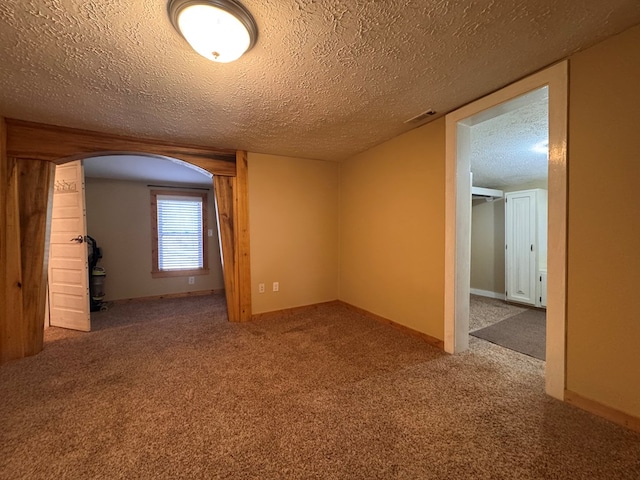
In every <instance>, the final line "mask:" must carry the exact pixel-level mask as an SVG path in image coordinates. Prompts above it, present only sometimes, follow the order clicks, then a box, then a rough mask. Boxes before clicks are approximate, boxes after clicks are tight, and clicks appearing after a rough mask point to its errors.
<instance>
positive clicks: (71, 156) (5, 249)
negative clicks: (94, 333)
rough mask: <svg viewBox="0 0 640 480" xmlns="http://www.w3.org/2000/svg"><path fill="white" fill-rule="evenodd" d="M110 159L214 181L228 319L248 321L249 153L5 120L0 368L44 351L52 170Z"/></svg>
mask: <svg viewBox="0 0 640 480" xmlns="http://www.w3.org/2000/svg"><path fill="white" fill-rule="evenodd" d="M113 154H130V155H131V154H133V155H145V156H156V157H163V158H170V159H172V160H177V161H180V162H185V163H188V164H190V165H195V166H196V167H198V168H201V169H203V170H205V171H206V172H209V173H210V174H212V175H213V182H214V192H215V198H216V216H217V220H218V228H219V237H220V242H221V254H222V265H223V272H224V283H225V292H226V299H227V310H228V316H229V320H230V321H247V320H250V319H251V288H250V287H251V272H250V259H249V214H248V190H247V186H248V165H247V153H246V152H244V151H234V150H223V149H216V148H211V147H203V146H192V145H183V144H178V143H170V142H164V141H161V140H152V139H143V138H132V137H126V136H121V135H113V134H106V133H100V132H93V131H88V130H79V129H74V128H66V127H57V126H52V125H45V124H38V123H32V122H24V121H20V120H13V119H4V118H1V117H0V228H1V232H0V265H2V273H1V274H0V364H1V363H4V362H6V361H8V360H12V359H16V358H22V357H25V356H28V355H34V354H36V353H38V352H39V351H40V350H42V338H43V317H44V311H45V303H46V281H47V268H48V236H49V229H50V221H51V203H52V194H53V180H54V176H55V165H59V164H63V163H66V162H69V161H72V160H78V159H82V158H86V157H88V156H103V155H113Z"/></svg>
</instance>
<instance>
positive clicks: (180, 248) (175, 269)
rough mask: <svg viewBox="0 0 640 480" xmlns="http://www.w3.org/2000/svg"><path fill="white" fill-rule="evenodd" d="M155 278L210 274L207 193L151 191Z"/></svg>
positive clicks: (153, 274) (153, 271) (153, 273)
mask: <svg viewBox="0 0 640 480" xmlns="http://www.w3.org/2000/svg"><path fill="white" fill-rule="evenodd" d="M151 217H152V218H151V225H152V238H153V248H152V255H153V270H152V272H151V273H152V276H154V277H166V276H187V275H204V274H207V273H208V265H207V248H206V244H207V242H206V238H207V237H206V231H207V224H206V222H207V194H206V193H194V192H167V191H159V190H152V191H151Z"/></svg>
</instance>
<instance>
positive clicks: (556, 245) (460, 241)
mask: <svg viewBox="0 0 640 480" xmlns="http://www.w3.org/2000/svg"><path fill="white" fill-rule="evenodd" d="M544 87H547V88H548V97H549V138H548V149H549V169H548V170H549V177H548V187H549V190H548V205H549V208H548V236H547V283H546V289H547V296H546V303H547V332H546V345H545V354H546V368H545V390H546V392H547V393H548V394H549V395H552V396H554V397H556V398H560V399H563V398H564V390H565V304H566V136H567V63H566V62H562V63H559V64H557V65H555V66H553V67H550V68H548V69H546V70H543V71H541V72H538V73H536V74H534V75H532V76H530V77H527V78H525V79H523V80H521V81H519V82H516V83H515V84H512V85H510V86H508V87H505V88H504V89H502V90H500V91H498V92H496V93H494V94H492V95H489V96H487V97H485V98H483V99H480V100H478V101H476V102H473V103H471V104H469V105H467V106H465V107H463V108H461V109H459V110H457V111H455V112H453V113H451V114H449V115H447V118H446V150H447V155H446V156H447V160H446V212H445V214H446V225H447V228H446V231H445V350H447V351H448V352H450V353H456V352H460V351H464V350H465V349H467V348H468V345H469V298H470V297H469V296H470V293H471V291H470V278H471V205H472V203H471V199H472V196H471V188H472V183H471V175H470V173H471V166H470V165H471V164H470V153H471V138H470V137H471V135H470V131H471V128H472V127H473V126H474V125H478V124H480V123H482V122H484V121H487V120H490V119H492V118H495V117H497V116H498V115H499V113H500V112H501V109H504V108H505V106H506V105H507V103H508V102H509V101H510V100H513V99H515V98H518V97H521V96H523V95H525V94H528V93H531V92H534V91H535V90H539V89H541V88H544ZM494 107H498V108H494ZM538 270H539V269H538V268H534V271H536V272H537V271H538ZM505 282H508V279H506V278H505ZM529 282H533V283H535V278H533V277H531V278H530V279H529ZM505 291H506V292H508V290H507V289H505Z"/></svg>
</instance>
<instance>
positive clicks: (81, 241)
mask: <svg viewBox="0 0 640 480" xmlns="http://www.w3.org/2000/svg"><path fill="white" fill-rule="evenodd" d="M70 241H71V242H76V243H83V242H84V237H83V236H82V235H78V236H77V237H73V238H72V239H71V240H70Z"/></svg>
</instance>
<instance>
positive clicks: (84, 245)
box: [45, 155, 224, 331]
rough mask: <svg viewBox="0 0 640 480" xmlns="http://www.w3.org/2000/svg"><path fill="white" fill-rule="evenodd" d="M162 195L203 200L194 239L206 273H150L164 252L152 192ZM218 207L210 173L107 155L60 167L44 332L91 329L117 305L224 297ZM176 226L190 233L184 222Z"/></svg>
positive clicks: (181, 165)
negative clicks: (54, 328)
mask: <svg viewBox="0 0 640 480" xmlns="http://www.w3.org/2000/svg"><path fill="white" fill-rule="evenodd" d="M72 187H73V188H72ZM158 191H160V192H167V195H172V196H173V195H177V194H178V193H179V194H181V195H183V196H184V195H191V196H194V195H195V196H194V197H193V198H196V196H197V197H198V199H203V201H202V205H199V208H200V209H201V214H202V215H201V217H200V218H201V224H200V225H198V228H199V229H200V235H199V236H196V238H195V240H199V242H198V243H199V244H200V245H199V246H198V248H200V249H201V254H202V256H201V257H200V258H201V261H202V262H203V268H201V269H200V270H197V271H194V272H188V274H187V273H185V274H181V272H180V271H178V270H174V271H171V272H166V273H163V274H162V275H155V274H153V273H152V256H153V255H152V254H153V252H157V251H158V248H157V245H156V244H154V242H156V239H157V237H154V235H153V228H152V226H153V225H154V222H153V218H152V217H153V215H152V213H154V212H153V211H151V212H150V204H151V206H153V204H154V202H153V199H154V197H153V195H150V194H151V193H152V192H158ZM172 198H173V197H172ZM175 198H182V197H175ZM185 198H186V197H185ZM189 198H191V197H189ZM214 203H215V202H214V191H213V180H212V175H211V174H210V173H208V172H206V171H204V170H202V169H200V168H197V167H194V166H192V165H189V164H185V163H184V162H178V161H176V160H173V159H168V158H161V157H151V156H141V155H107V156H95V157H88V158H85V159H83V160H77V161H74V162H69V163H66V164H63V165H59V166H57V167H56V181H55V186H54V194H53V209H52V221H51V232H52V235H51V239H50V240H51V247H50V255H49V282H48V287H49V288H48V307H49V308H48V309H47V312H46V315H45V327H47V326H49V325H51V326H58V327H63V328H71V329H77V330H83V331H89V330H92V329H93V326H92V320H95V318H94V317H95V316H97V314H96V315H91V314H90V312H95V311H97V310H100V309H102V310H106V309H107V308H108V307H109V306H110V305H111V304H112V302H113V301H120V302H122V301H126V300H132V299H141V298H145V299H154V298H155V299H159V298H167V297H181V296H190V297H194V296H200V295H207V294H214V293H219V294H222V293H223V292H224V279H223V272H222V262H221V258H220V251H221V250H220V244H219V232H218V229H217V221H216V214H215V206H214ZM151 210H153V208H151ZM181 218H182V217H181ZM176 227H180V228H181V229H184V227H185V224H184V222H183V220H180V225H176ZM176 233H177V232H176ZM176 233H174V234H173V238H175V234H176ZM78 238H81V239H82V238H84V239H85V242H81V241H80V242H79V241H77V239H78ZM70 239H72V240H73V241H70ZM180 242H181V244H183V245H184V240H180ZM95 247H98V249H96V248H95ZM87 250H88V251H87ZM96 252H99V258H96V256H97V255H96ZM88 258H89V259H90V260H89V261H88ZM91 260H93V262H92V261H91ZM91 263H92V264H91ZM158 277H161V278H158ZM105 278H106V282H98V280H100V281H103V280H104V279H105ZM87 281H88V283H89V285H87ZM94 283H104V284H105V285H104V288H103V289H102V291H100V292H97V291H95V290H96V289H95V288H94V285H93V284H94ZM87 292H89V293H87ZM97 307H100V308H97Z"/></svg>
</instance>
